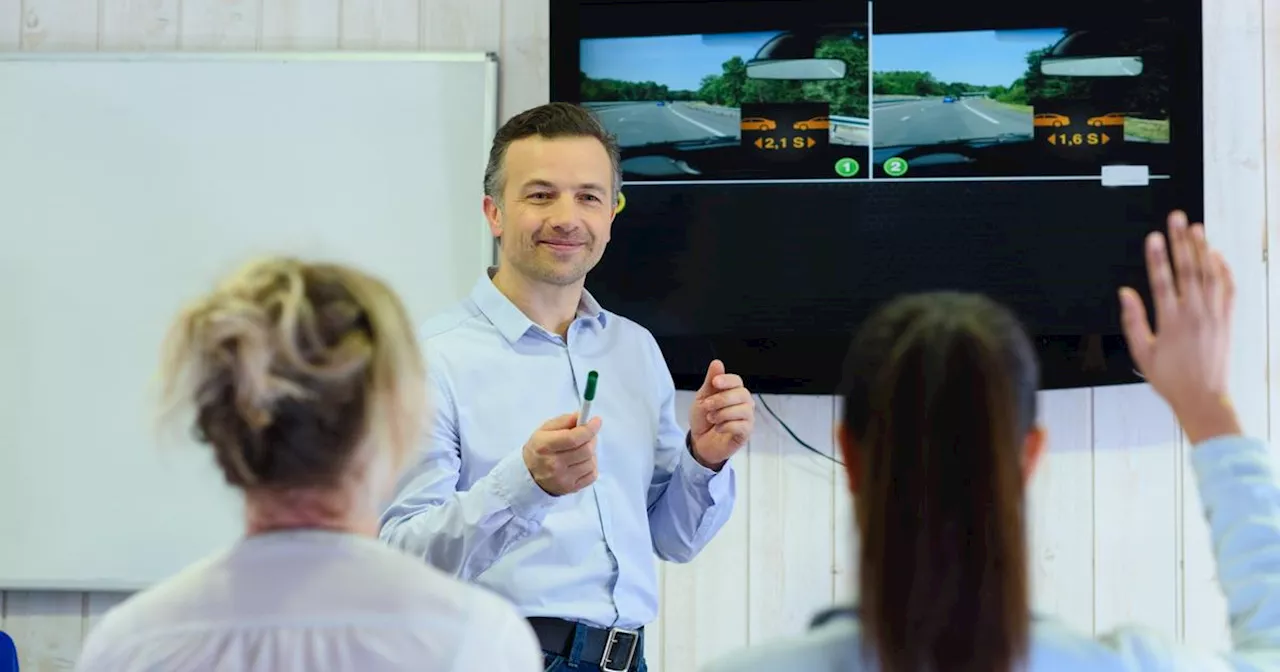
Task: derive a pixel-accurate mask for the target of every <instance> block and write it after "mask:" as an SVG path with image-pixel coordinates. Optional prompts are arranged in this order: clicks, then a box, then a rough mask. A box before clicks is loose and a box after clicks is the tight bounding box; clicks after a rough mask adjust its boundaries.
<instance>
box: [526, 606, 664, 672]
mask: <svg viewBox="0 0 1280 672" xmlns="http://www.w3.org/2000/svg"><path fill="white" fill-rule="evenodd" d="M529 625H531V626H533V631H534V633H535V634H537V635H538V641H539V642H540V643H541V645H542V650H543V651H546V652H548V653H554V654H556V655H559V656H564V657H565V658H569V659H571V660H572V658H573V656H572V655H571V654H572V653H573V647H574V641H573V635H574V633H575V632H576V631H577V626H578V624H577V623H574V622H573V621H566V620H564V619H561V618H547V617H542V616H535V617H532V618H530V619H529ZM584 627H585V628H586V631H587V635H586V641H585V642H581V645H582V647H581V649H580V650H579V651H578V658H579V660H583V661H588V662H592V663H596V664H598V665H600V669H601V670H602V672H627V671H628V670H634V669H636V666H637V664H638V663H639V662H640V658H641V656H640V655H637V654H640V653H642V651H641V649H640V638H641V634H642V633H643V632H644V628H640V629H639V630H625V629H623V628H609V629H607V630H605V629H601V628H594V627H591V626H589V625H588V626H584Z"/></svg>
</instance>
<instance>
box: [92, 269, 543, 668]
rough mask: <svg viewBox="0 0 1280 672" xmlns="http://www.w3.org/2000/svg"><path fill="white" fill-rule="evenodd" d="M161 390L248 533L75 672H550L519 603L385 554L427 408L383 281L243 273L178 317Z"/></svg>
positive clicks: (326, 273)
mask: <svg viewBox="0 0 1280 672" xmlns="http://www.w3.org/2000/svg"><path fill="white" fill-rule="evenodd" d="M163 374H164V379H165V381H166V386H165V389H166V390H167V392H168V397H169V399H170V400H171V402H173V403H175V404H177V405H178V407H185V408H187V409H188V410H190V411H192V412H193V414H194V418H195V420H194V425H195V430H196V431H195V433H196V436H197V437H198V438H199V439H200V441H201V442H202V443H204V444H206V445H208V446H209V448H210V449H211V450H212V452H213V455H214V458H215V460H216V462H217V464H218V466H219V467H220V468H221V470H222V472H223V474H224V476H225V479H226V481H227V483H229V484H230V485H232V486H234V487H236V488H238V489H239V490H241V491H242V492H243V494H244V500H245V512H246V520H245V536H244V538H243V539H240V540H238V541H237V542H236V543H234V544H232V545H231V546H230V547H229V548H227V549H226V550H224V551H222V552H219V553H217V554H215V555H213V556H212V557H209V558H206V559H204V560H202V561H200V562H198V563H197V564H195V565H193V566H191V567H189V568H187V569H185V570H184V571H182V572H181V573H179V574H178V575H177V576H174V577H172V578H170V579H168V580H166V581H164V582H162V583H160V584H159V585H157V586H154V587H152V588H150V589H149V590H146V591H143V592H141V593H139V594H137V595H135V596H133V597H132V598H130V599H129V600H127V601H126V602H124V603H122V604H121V605H120V606H118V607H117V608H115V609H113V610H112V611H110V612H109V613H108V614H107V615H106V616H105V617H104V618H103V619H102V621H101V622H100V624H99V625H98V626H97V627H96V628H95V629H94V630H93V631H92V632H90V633H89V636H88V639H87V640H86V642H85V646H84V650H83V653H82V655H81V658H80V660H79V663H78V666H77V669H78V670H81V671H82V672H98V671H104V672H105V671H107V670H110V671H111V672H142V671H148V672H159V671H161V670H164V671H166V672H188V671H191V672H194V671H197V670H237V671H241V672H268V671H270V672H290V671H292V670H308V671H325V670H353V671H359V672H381V671H392V670H441V671H443V670H458V671H463V670H466V671H470V670H494V671H499V672H503V671H507V670H511V671H518V672H526V671H528V672H532V671H533V670H540V669H541V659H542V658H541V654H540V653H539V649H538V644H537V643H536V640H535V639H534V636H533V632H532V630H531V629H530V627H529V625H528V624H527V622H526V621H525V620H524V619H522V618H520V617H519V616H518V615H517V614H516V613H515V611H514V609H513V608H512V607H510V606H509V605H508V604H507V603H506V602H504V601H502V600H501V599H500V598H498V597H496V596H494V595H492V594H490V593H488V592H485V591H484V590H483V589H480V588H476V587H472V586H468V585H465V584H463V583H461V582H459V581H457V580H455V579H453V578H451V577H448V576H446V575H445V574H443V573H441V572H439V571H437V570H434V569H432V568H431V567H429V566H427V565H424V564H423V563H421V562H418V561H415V560H414V559H412V558H409V557H406V556H404V555H402V554H401V553H399V552H397V551H395V550H392V549H390V548H388V547H386V546H384V545H383V544H382V543H381V542H379V541H378V540H377V539H376V536H377V531H378V515H379V513H380V509H379V506H380V505H381V503H382V502H383V501H384V500H385V499H386V498H387V497H388V496H389V495H390V494H391V489H392V488H393V487H394V485H395V479H396V477H397V476H398V475H399V472H400V471H401V468H402V466H403V465H404V464H405V460H406V458H407V456H408V454H409V453H410V449H411V448H410V447H411V446H412V445H413V443H414V441H415V440H416V439H417V438H418V436H419V431H420V418H421V417H422V414H423V410H424V409H423V407H424V404H425V403H426V400H425V399H424V398H423V391H424V390H425V389H426V386H425V380H424V375H425V372H424V371H423V364H422V360H421V358H420V356H419V352H418V348H417V345H416V342H415V339H414V335H413V331H412V329H411V327H410V325H409V322H408V320H407V316H406V314H405V311H404V309H403V307H402V306H401V304H400V301H399V300H398V299H397V297H396V296H395V294H394V293H393V292H392V291H391V290H390V289H388V288H387V287H386V286H385V285H383V284H382V283H381V282H379V281H378V280H376V279H374V278H372V277H369V276H368V275H365V274H363V273H361V272H359V271H357V270H354V269H351V268H346V267H343V266H338V265H328V264H308V263H303V262H301V261H297V260H294V259H287V258H277V259H268V260H264V261H259V262H255V263H252V264H249V265H248V266H246V267H245V268H243V269H241V270H240V271H239V272H238V273H236V274H234V275H233V276H232V277H230V278H228V279H227V280H226V281H225V282H224V283H223V284H222V285H220V286H219V287H217V288H216V289H215V291H213V292H212V293H211V294H209V295H208V296H206V297H205V298H203V299H202V300H200V301H199V302H197V303H196V304H195V305H193V306H192V307H190V308H189V309H188V310H186V311H184V312H183V313H182V314H181V315H180V316H179V317H178V319H177V322H176V324H175V325H174V328H173V331H172V333H171V335H170V339H169V343H168V351H167V353H166V358H165V362H164V368H163ZM155 543H157V544H163V543H164V540H163V539H156V540H155Z"/></svg>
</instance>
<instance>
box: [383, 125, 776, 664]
mask: <svg viewBox="0 0 1280 672" xmlns="http://www.w3.org/2000/svg"><path fill="white" fill-rule="evenodd" d="M618 164H619V157H618V150H617V147H616V145H614V143H613V140H612V138H611V137H609V135H608V133H607V132H606V131H605V129H604V128H603V127H602V126H601V125H600V124H599V122H598V121H597V120H596V119H595V118H594V117H593V116H591V115H590V114H589V113H588V112H586V111H585V110H583V109H582V108H580V107H577V106H574V105H568V104H564V103H552V104H549V105H544V106H541V107H538V108H534V109H532V110H529V111H527V112H524V113H522V114H520V115H518V116H516V117H514V118H513V119H511V120H510V121H508V122H507V123H506V124H505V125H504V126H503V127H502V128H501V129H499V131H498V133H497V135H496V136H495V138H494V145H493V149H492V151H491V153H490V159H489V167H488V168H487V169H486V174H485V193H486V196H485V199H484V211H485V215H486V217H487V218H488V220H489V225H490V230H491V232H492V233H493V235H494V236H495V237H497V238H498V239H499V241H500V250H501V253H500V258H501V262H500V265H499V266H498V267H497V268H496V269H489V270H488V272H486V273H485V274H484V276H483V277H481V278H479V280H478V282H477V283H476V285H475V288H474V289H473V290H472V292H471V295H470V296H469V297H468V298H466V299H465V300H463V301H462V302H461V303H460V305H458V306H457V307H455V308H454V309H453V310H451V311H449V312H447V313H445V314H443V315H440V316H438V317H436V318H434V319H433V320H431V321H430V323H429V324H428V325H427V326H426V327H425V331H424V334H423V337H424V339H425V340H424V350H425V353H424V354H425V357H426V359H427V366H428V375H429V377H430V380H431V384H432V393H433V404H434V409H433V411H434V415H433V418H434V420H433V422H432V426H431V434H430V436H429V437H428V439H427V441H426V445H424V447H423V453H422V455H421V457H420V459H419V460H418V462H417V464H416V466H414V467H413V468H412V469H411V470H410V471H409V473H408V474H406V475H405V476H404V478H403V480H402V482H401V487H400V490H399V494H398V495H397V496H396V498H395V500H394V502H393V503H392V504H391V506H390V507H389V509H388V510H387V511H386V513H385V514H384V515H383V518H382V532H381V536H382V538H383V539H384V540H387V541H388V542H389V543H391V544H393V545H395V546H397V547H399V548H401V549H403V550H405V551H407V552H409V553H412V554H413V555H416V556H418V557H421V558H423V559H424V560H425V561H426V562H428V563H430V564H432V565H434V566H436V567H438V568H440V569H442V570H444V571H446V572H448V573H450V574H453V575H455V576H458V577H461V578H463V579H466V580H470V581H474V582H476V583H479V584H481V585H484V586H486V587H488V588H490V589H492V590H494V591H495V592H497V593H499V594H501V595H503V596H505V597H506V598H507V599H509V600H511V601H512V602H513V603H514V604H515V605H516V607H517V608H518V609H519V610H520V611H521V612H522V613H523V614H524V615H525V616H526V617H527V618H529V620H530V622H531V623H532V625H533V626H534V630H535V632H537V633H538V636H539V639H540V640H541V643H542V648H543V650H544V653H545V655H546V663H547V665H548V667H553V666H556V665H560V664H562V663H563V662H566V661H568V662H573V663H576V664H577V668H576V669H578V670H583V671H592V670H597V669H599V670H643V669H645V664H644V656H643V631H642V628H643V626H644V625H645V624H647V623H648V622H650V621H651V620H652V619H653V618H654V617H655V616H656V615H657V608H658V592H657V567H656V563H655V560H654V556H655V555H657V556H658V557H659V558H662V559H663V560H668V561H672V562H687V561H689V560H691V559H692V558H693V557H694V556H695V555H697V553H698V552H699V551H700V550H701V549H702V548H703V547H704V546H706V544H707V542H709V541H710V540H711V538H712V537H713V536H714V535H715V534H716V532H717V531H719V530H720V528H721V527H722V526H723V525H724V523H725V521H726V520H727V519H728V518H729V514H730V512H731V511H732V508H733V501H734V493H735V483H734V472H733V466H732V465H731V464H730V462H729V460H730V457H731V456H732V455H733V454H734V453H735V452H736V451H737V450H738V449H740V448H741V447H742V446H743V445H745V444H746V442H747V439H748V438H749V436H750V433H751V429H752V427H753V424H754V420H755V414H754V403H753V401H752V398H751V394H750V392H749V391H748V390H747V389H746V387H744V386H743V383H742V379H741V378H740V377H738V376H736V375H733V374H728V373H725V370H724V366H723V364H721V363H720V362H719V361H714V362H711V363H710V365H709V366H708V369H707V377H706V380H705V381H704V382H703V385H702V388H701V389H700V390H699V391H698V392H697V394H696V395H695V401H694V403H693V407H692V408H690V409H689V411H688V412H689V431H688V432H685V430H683V429H681V427H680V425H679V424H678V416H677V414H678V413H680V412H682V411H683V409H677V408H676V406H675V388H674V386H673V384H672V379H671V374H670V372H669V371H668V369H667V366H666V363H665V361H664V359H663V357H662V353H661V352H660V351H659V349H658V346H657V343H656V342H655V341H654V339H653V336H652V335H651V334H650V333H649V332H648V331H647V330H646V329H644V328H643V327H641V326H639V325H638V324H636V323H634V322H632V321H630V320H628V319H626V318H624V317H622V316H620V315H615V314H612V313H609V312H608V311H606V310H604V309H603V308H601V306H600V305H599V304H598V303H596V301H595V300H594V299H593V298H592V297H591V295H590V293H588V292H587V291H586V290H585V289H584V282H585V277H586V274H587V272H588V271H589V270H590V269H591V268H592V267H594V266H595V264H596V263H597V262H599V260H600V257H601V255H602V254H603V253H604V248H605V245H606V244H607V243H608V241H609V233H610V227H611V225H612V222H613V218H614V216H615V214H616V212H617V205H618V202H619V201H618V197H619V186H620V184H621V172H620V169H619V165H618ZM592 370H594V371H597V372H598V373H599V384H598V388H597V394H596V398H595V401H594V402H593V405H592V416H593V417H592V418H591V420H590V422H589V423H587V424H586V425H583V426H578V424H577V417H576V412H577V409H578V407H579V405H580V401H581V398H582V396H581V395H582V393H583V391H584V389H585V386H586V378H587V374H588V372H589V371H592ZM548 418H550V419H548Z"/></svg>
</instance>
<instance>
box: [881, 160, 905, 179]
mask: <svg viewBox="0 0 1280 672" xmlns="http://www.w3.org/2000/svg"><path fill="white" fill-rule="evenodd" d="M884 172H885V173H886V174H888V175H889V176H890V177H901V176H902V175H905V174H906V173H907V160H906V159H903V158H900V157H897V156H895V157H893V158H892V159H889V160H888V161H885V162H884Z"/></svg>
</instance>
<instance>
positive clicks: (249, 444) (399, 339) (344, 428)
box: [163, 258, 424, 490]
mask: <svg viewBox="0 0 1280 672" xmlns="http://www.w3.org/2000/svg"><path fill="white" fill-rule="evenodd" d="M163 374H164V378H165V391H166V393H167V395H168V396H169V398H170V401H171V403H173V404H181V405H183V406H188V405H189V406H192V407H194V408H193V410H194V414H195V419H194V431H195V435H196V438H197V440H199V441H200V442H202V443H205V444H207V445H209V446H211V447H212V448H213V451H214V455H215V458H216V460H217V463H218V466H220V467H221V468H222V471H223V474H224V476H225V479H226V481H227V483H229V484H231V485H233V486H236V487H239V488H243V489H255V488H261V489H271V490H285V489H295V488H332V487H338V486H339V485H340V483H341V481H342V480H343V478H344V476H347V475H350V474H348V469H349V468H351V467H353V466H361V465H353V460H355V459H356V458H357V453H358V451H359V449H360V448H361V447H362V444H365V443H366V442H365V441H364V440H365V438H366V436H369V435H372V438H373V440H372V442H371V443H372V444H374V445H371V446H369V448H370V449H371V450H390V451H392V456H393V458H395V460H396V461H399V460H400V459H402V457H403V455H404V454H406V453H407V452H408V450H409V446H410V444H411V442H412V441H413V439H414V438H416V437H415V436H414V435H415V434H416V432H417V423H418V422H419V421H420V419H421V413H422V410H423V409H422V404H423V401H422V399H421V392H420V389H421V388H422V386H423V375H424V372H423V369H422V362H421V357H420V354H419V350H418V346H417V343H416V340H415V339H414V337H413V330H412V328H411V326H410V324H409V321H408V317H407V315H406V313H405V311H404V308H403V306H402V305H401V303H400V301H399V299H398V298H397V297H396V296H395V294H394V293H393V292H392V291H391V290H390V289H389V288H387V287H386V286H385V285H384V284H383V283H382V282H381V281H379V280H377V279H375V278H373V277H370V276H368V275H365V274H364V273H361V272H359V271H357V270H355V269H352V268H349V267H344V266H340V265H335V264H308V263H304V262H301V261H298V260H295V259H289V258H274V259H265V260H261V261H255V262H252V263H250V264H247V265H246V266H245V267H243V268H242V269H240V270H239V271H238V272H237V273H235V274H233V275H232V276H230V277H229V278H227V279H226V280H225V281H224V282H223V283H222V284H221V285H220V286H219V287H217V288H216V289H215V290H214V291H213V292H211V293H210V294H209V295H207V296H205V297H204V298H202V299H201V300H199V301H197V302H196V303H195V304H194V305H192V306H190V307H189V308H188V309H186V310H185V311H183V312H182V314H181V315H180V316H179V317H178V319H177V320H176V322H175V324H174V326H173V329H172V331H171V333H170V335H169V340H168V343H167V352H166V361H165V365H164V370H163ZM362 457H365V456H362ZM393 464H394V462H393Z"/></svg>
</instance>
